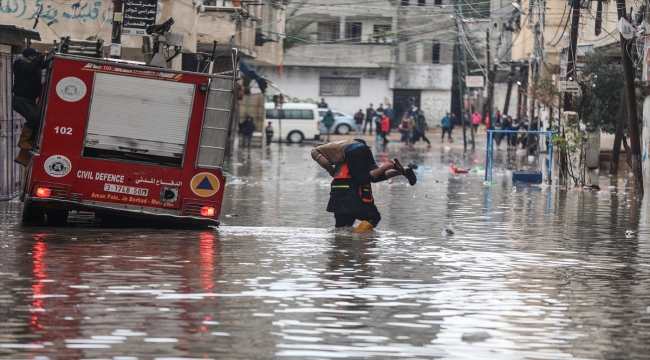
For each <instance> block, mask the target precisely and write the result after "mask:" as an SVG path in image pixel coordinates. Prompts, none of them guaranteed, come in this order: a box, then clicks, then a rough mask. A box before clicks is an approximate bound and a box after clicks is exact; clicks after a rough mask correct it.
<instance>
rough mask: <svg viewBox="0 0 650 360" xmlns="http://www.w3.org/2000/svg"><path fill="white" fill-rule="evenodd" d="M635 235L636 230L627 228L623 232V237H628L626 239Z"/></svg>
mask: <svg viewBox="0 0 650 360" xmlns="http://www.w3.org/2000/svg"><path fill="white" fill-rule="evenodd" d="M635 236H636V231H632V230H627V231H626V232H625V237H626V238H628V239H629V238H633V237H635Z"/></svg>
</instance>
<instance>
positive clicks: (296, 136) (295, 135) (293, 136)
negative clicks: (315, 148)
mask: <svg viewBox="0 0 650 360" xmlns="http://www.w3.org/2000/svg"><path fill="white" fill-rule="evenodd" d="M304 138H305V136H304V135H303V134H302V133H301V132H300V131H297V130H294V131H292V132H290V133H289V136H287V140H289V142H290V143H294V144H297V143H301V142H302V140H303V139H304Z"/></svg>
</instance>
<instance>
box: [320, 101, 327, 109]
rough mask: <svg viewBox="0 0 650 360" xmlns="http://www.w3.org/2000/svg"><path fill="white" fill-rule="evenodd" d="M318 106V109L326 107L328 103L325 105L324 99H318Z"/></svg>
mask: <svg viewBox="0 0 650 360" xmlns="http://www.w3.org/2000/svg"><path fill="white" fill-rule="evenodd" d="M318 107H319V108H320V109H327V108H328V107H329V105H327V103H326V102H325V99H320V104H318Z"/></svg>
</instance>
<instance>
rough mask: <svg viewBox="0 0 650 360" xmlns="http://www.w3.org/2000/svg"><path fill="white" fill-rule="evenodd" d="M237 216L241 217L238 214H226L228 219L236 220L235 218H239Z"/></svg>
mask: <svg viewBox="0 0 650 360" xmlns="http://www.w3.org/2000/svg"><path fill="white" fill-rule="evenodd" d="M237 216H239V215H237V214H226V217H227V218H234V217H237Z"/></svg>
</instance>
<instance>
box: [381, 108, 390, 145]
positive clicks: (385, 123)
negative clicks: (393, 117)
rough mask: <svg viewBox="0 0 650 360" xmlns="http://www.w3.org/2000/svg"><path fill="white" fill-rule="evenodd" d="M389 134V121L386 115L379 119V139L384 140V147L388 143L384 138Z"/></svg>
mask: <svg viewBox="0 0 650 360" xmlns="http://www.w3.org/2000/svg"><path fill="white" fill-rule="evenodd" d="M389 132H390V119H389V118H388V116H386V113H384V115H383V116H382V117H381V137H382V139H384V146H386V145H388V143H389V142H390V141H388V139H387V138H386V137H387V136H388V133H389Z"/></svg>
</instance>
